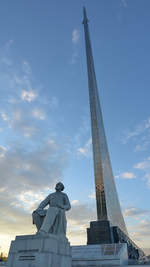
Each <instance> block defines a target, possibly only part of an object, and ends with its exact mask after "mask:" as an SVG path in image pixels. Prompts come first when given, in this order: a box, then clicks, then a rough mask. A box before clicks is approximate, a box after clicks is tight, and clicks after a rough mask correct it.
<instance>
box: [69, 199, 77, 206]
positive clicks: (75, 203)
mask: <svg viewBox="0 0 150 267" xmlns="http://www.w3.org/2000/svg"><path fill="white" fill-rule="evenodd" d="M71 205H79V200H77V199H75V200H73V201H72V202H71Z"/></svg>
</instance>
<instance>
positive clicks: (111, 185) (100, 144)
mask: <svg viewBox="0 0 150 267" xmlns="http://www.w3.org/2000/svg"><path fill="white" fill-rule="evenodd" d="M83 14H84V18H83V25H84V32H85V47H86V58H87V71H88V86H89V102H90V113H91V130H92V144H93V159H94V175H95V189H96V205H97V222H93V225H94V227H95V226H96V227H98V225H102V224H100V222H103V226H102V228H105V225H106V224H107V222H109V223H110V225H111V226H118V227H119V228H120V229H121V230H122V231H123V232H124V233H125V234H127V230H126V226H125V222H124V219H123V215H122V213H121V209H120V204H119V200H118V196H117V191H116V186H115V182H114V177H113V173H112V167H111V162H110V157H109V151H108V147H107V141H106V136H105V130H104V124H103V116H102V111H101V106H100V100H99V94H98V87H97V81H96V75H95V68H94V60H93V55H92V47H91V41H90V35H89V27H88V18H87V15H86V9H85V7H84V9H83ZM91 223H92V222H91ZM89 231H90V230H89Z"/></svg>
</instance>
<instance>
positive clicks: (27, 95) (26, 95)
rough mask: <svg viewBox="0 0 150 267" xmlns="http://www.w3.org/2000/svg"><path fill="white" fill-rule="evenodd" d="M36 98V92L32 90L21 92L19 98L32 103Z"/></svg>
mask: <svg viewBox="0 0 150 267" xmlns="http://www.w3.org/2000/svg"><path fill="white" fill-rule="evenodd" d="M37 96H38V94H37V92H35V91H33V90H30V91H27V90H22V92H21V96H20V97H21V99H22V100H23V101H27V102H32V101H34V100H35V99H36V98H37Z"/></svg>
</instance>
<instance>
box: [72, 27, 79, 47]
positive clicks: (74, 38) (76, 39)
mask: <svg viewBox="0 0 150 267" xmlns="http://www.w3.org/2000/svg"><path fill="white" fill-rule="evenodd" d="M79 38H80V34H79V30H77V29H74V30H73V32H72V42H73V44H77V43H78V42H79Z"/></svg>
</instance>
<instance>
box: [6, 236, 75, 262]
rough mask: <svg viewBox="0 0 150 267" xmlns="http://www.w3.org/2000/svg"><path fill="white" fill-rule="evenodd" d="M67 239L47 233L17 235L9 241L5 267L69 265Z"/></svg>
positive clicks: (69, 257)
mask: <svg viewBox="0 0 150 267" xmlns="http://www.w3.org/2000/svg"><path fill="white" fill-rule="evenodd" d="M71 262H72V258H71V248H70V244H69V242H68V240H67V239H64V238H62V239H61V238H59V237H57V236H55V235H51V234H48V235H47V236H45V237H40V236H36V235H25V236H17V237H16V239H15V241H12V242H11V247H10V251H9V256H8V261H7V267H71Z"/></svg>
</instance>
